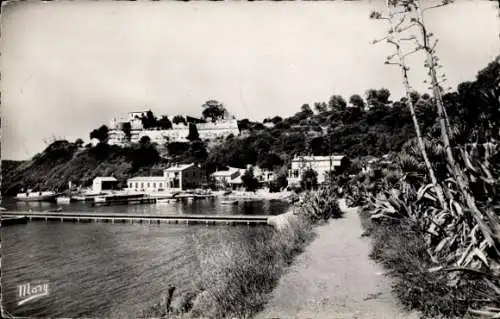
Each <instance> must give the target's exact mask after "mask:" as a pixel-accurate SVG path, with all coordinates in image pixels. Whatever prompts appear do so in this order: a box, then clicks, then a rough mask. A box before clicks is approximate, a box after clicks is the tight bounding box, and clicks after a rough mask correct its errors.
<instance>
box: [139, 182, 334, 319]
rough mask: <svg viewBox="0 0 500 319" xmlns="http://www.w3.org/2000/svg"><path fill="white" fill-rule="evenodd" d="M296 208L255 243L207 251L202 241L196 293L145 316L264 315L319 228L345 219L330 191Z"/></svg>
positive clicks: (260, 234)
mask: <svg viewBox="0 0 500 319" xmlns="http://www.w3.org/2000/svg"><path fill="white" fill-rule="evenodd" d="M296 208H297V209H298V212H299V213H298V214H291V213H287V214H284V215H281V217H283V218H282V219H281V220H280V223H281V224H282V226H283V227H282V228H279V230H276V229H275V230H273V231H269V229H266V228H262V229H261V230H259V231H258V232H257V233H256V235H255V236H254V239H253V240H252V241H250V242H241V241H231V240H228V239H226V238H221V242H220V244H219V245H212V246H209V247H208V248H207V245H204V244H203V239H201V238H198V239H196V241H197V248H198V254H197V255H198V260H199V269H200V271H199V275H198V278H196V280H195V282H196V284H195V286H196V294H192V295H190V296H186V297H185V298H182V302H180V303H179V304H178V305H175V306H172V307H170V308H171V309H169V311H167V309H168V308H169V307H168V305H167V303H165V302H163V303H158V304H156V305H154V306H153V307H151V308H150V309H147V310H146V311H143V312H142V313H141V315H140V317H143V318H144V317H163V318H240V319H241V318H250V317H252V316H253V315H255V314H256V313H258V312H260V311H262V310H263V309H264V306H265V305H266V303H267V302H268V301H269V299H270V298H271V294H272V291H273V289H274V288H275V287H276V285H277V283H278V280H279V278H280V277H281V276H282V275H283V273H284V272H285V270H286V269H287V267H288V266H289V265H290V264H291V263H292V262H293V260H294V258H295V257H296V256H297V255H298V254H300V253H301V252H302V251H303V249H304V248H305V247H306V246H307V245H308V244H309V243H310V242H311V241H312V239H313V238H314V236H315V232H314V225H316V224H321V223H323V222H325V221H327V220H328V219H330V218H341V217H342V212H341V210H340V208H339V206H338V203H337V198H336V196H335V195H334V194H333V193H332V191H331V190H328V189H321V190H319V191H317V192H315V193H312V194H311V193H310V194H307V196H304V200H303V201H301V203H300V204H298V206H297V207H296ZM176 316H177V317H176Z"/></svg>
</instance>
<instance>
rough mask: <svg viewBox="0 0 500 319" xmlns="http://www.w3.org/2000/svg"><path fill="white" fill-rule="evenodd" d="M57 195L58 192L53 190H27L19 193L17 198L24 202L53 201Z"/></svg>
mask: <svg viewBox="0 0 500 319" xmlns="http://www.w3.org/2000/svg"><path fill="white" fill-rule="evenodd" d="M57 196H58V194H57V193H55V192H51V191H45V192H42V191H40V192H32V191H30V190H28V191H27V192H23V193H18V194H17V195H16V200H18V201H23V202H52V201H55V199H56V197H57Z"/></svg>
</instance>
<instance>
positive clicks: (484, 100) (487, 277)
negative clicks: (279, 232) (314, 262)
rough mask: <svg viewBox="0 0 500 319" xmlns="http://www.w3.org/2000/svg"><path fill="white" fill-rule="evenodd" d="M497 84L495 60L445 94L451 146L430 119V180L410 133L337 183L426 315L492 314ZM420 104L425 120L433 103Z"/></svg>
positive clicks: (498, 238) (499, 149) (498, 169)
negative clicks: (387, 153)
mask: <svg viewBox="0 0 500 319" xmlns="http://www.w3.org/2000/svg"><path fill="white" fill-rule="evenodd" d="M499 83H500V59H498V58H497V59H496V60H495V61H494V62H492V63H490V64H489V65H488V66H487V67H486V68H485V69H484V70H482V71H480V72H479V73H478V76H477V79H476V81H474V82H468V83H465V84H462V85H460V86H459V89H458V92H454V93H449V94H447V95H445V96H444V98H443V100H444V102H445V105H446V112H447V113H448V115H449V121H450V126H451V136H450V137H451V142H452V144H451V145H452V148H451V150H450V152H447V150H446V148H445V147H444V142H443V140H444V139H442V136H443V135H442V134H443V133H442V131H441V130H440V128H442V127H440V125H438V123H435V124H434V123H433V124H432V125H428V127H427V128H428V129H427V130H426V131H425V132H426V134H425V136H424V137H423V140H424V146H425V150H426V152H427V154H428V156H429V158H430V161H431V163H432V164H431V169H432V170H434V171H435V172H436V176H437V185H435V186H434V185H433V184H432V183H431V180H430V179H429V176H428V174H427V171H428V169H427V168H426V166H425V165H424V164H423V160H422V152H421V151H420V150H419V148H418V147H417V142H416V140H415V139H411V140H408V141H407V142H406V143H405V144H404V145H403V147H402V149H401V151H400V152H399V153H398V154H397V155H394V156H392V158H390V159H389V161H378V162H375V163H372V164H371V165H367V164H366V163H365V171H363V172H360V173H359V174H357V175H356V176H355V177H354V178H352V179H351V180H350V181H348V182H347V183H346V184H345V186H346V187H347V188H348V190H349V194H350V200H351V203H352V204H353V205H362V206H363V207H364V211H365V212H366V214H368V215H369V217H370V219H371V225H372V230H373V233H374V234H375V236H374V251H373V256H374V258H376V259H377V260H379V261H381V262H382V263H383V264H384V265H385V266H386V267H388V268H389V269H390V270H391V271H392V274H393V276H394V277H395V278H396V279H397V280H396V284H395V291H396V293H397V294H398V295H399V296H400V297H401V300H402V301H403V303H404V304H406V305H407V306H408V307H410V308H417V309H419V310H421V311H422V312H423V314H424V315H425V316H429V317H436V316H438V315H446V316H453V317H455V316H462V315H464V314H465V313H466V312H468V313H470V314H471V313H472V314H476V315H479V314H482V315H486V314H489V315H490V316H494V315H495V313H498V312H499V309H500V279H499V278H500V216H499V213H498V207H499V197H498V191H499V190H500V189H499V184H498V178H499V177H500V145H499V144H498V138H499V136H498V135H499V124H500V123H499V121H500V118H499V117H498V114H497V113H498V110H499V102H500V90H499ZM419 103H421V104H420V105H421V109H420V111H421V112H420V115H421V116H420V117H419V119H420V118H423V119H424V120H425V115H426V114H428V110H429V109H431V110H432V109H433V108H434V101H433V99H424V101H422V102H419ZM428 122H429V123H432V121H431V120H428ZM450 157H454V158H455V159H456V162H455V163H453V162H451V161H450ZM439 192H442V194H443V197H444V198H445V201H444V202H440V200H439ZM436 283H438V284H436ZM478 308H482V309H483V310H481V311H479V310H477V309H478ZM494 309H496V310H494Z"/></svg>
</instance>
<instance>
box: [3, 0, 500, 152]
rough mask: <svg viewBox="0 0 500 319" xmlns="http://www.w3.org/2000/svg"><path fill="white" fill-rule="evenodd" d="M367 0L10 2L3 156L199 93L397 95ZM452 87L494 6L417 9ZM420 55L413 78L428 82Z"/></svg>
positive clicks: (493, 18)
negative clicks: (375, 91)
mask: <svg viewBox="0 0 500 319" xmlns="http://www.w3.org/2000/svg"><path fill="white" fill-rule="evenodd" d="M379 5H380V4H379V2H378V1H365V2H353V1H349V2H340V1H337V2H231V3H219V2H169V1H164V2H149V1H148V2H128V1H127V2H125V1H120V2H118V1H75V2H60V1H58V2H47V3H44V2H41V1H36V2H31V3H20V2H19V3H14V4H11V5H8V6H7V7H4V8H3V9H2V16H3V17H2V24H1V29H2V38H1V48H2V55H1V57H0V69H1V75H2V78H1V80H2V81H1V93H2V95H1V97H2V117H3V118H2V156H3V158H4V159H27V158H29V157H31V156H33V155H34V154H35V153H37V152H39V151H41V150H43V149H44V148H45V146H46V145H45V143H44V140H50V138H51V137H52V136H55V137H57V138H66V139H68V140H74V139H76V138H78V137H81V138H83V139H84V140H88V135H89V132H90V131H91V130H92V129H94V128H96V127H98V126H100V125H101V124H107V123H108V122H109V120H110V119H111V118H113V117H118V116H120V115H124V114H125V113H126V112H129V111H134V110H142V109H151V110H153V112H154V113H155V114H157V115H159V114H169V115H175V114H190V115H195V116H199V115H200V114H201V107H200V106H201V105H202V104H203V102H204V101H206V100H208V99H217V100H219V101H221V102H223V103H224V104H225V105H226V107H227V108H228V109H229V111H230V112H232V113H233V114H235V115H236V116H237V117H238V118H249V119H253V120H262V119H263V118H265V117H268V116H274V115H281V116H289V115H291V114H293V113H295V112H297V111H298V110H299V108H300V106H301V105H302V104H303V103H310V104H311V105H312V103H314V102H315V101H327V100H328V98H329V97H330V96H331V95H332V94H341V95H343V96H344V97H345V98H346V99H348V98H349V96H350V95H352V94H354V93H359V94H361V95H364V92H365V91H366V90H367V89H370V88H381V87H385V88H388V89H390V91H391V92H392V97H393V98H394V99H399V97H400V96H401V95H402V87H401V79H400V76H399V75H400V73H399V71H398V70H397V69H394V67H391V66H386V65H384V64H383V62H384V58H385V57H386V56H387V55H388V54H390V53H391V49H392V48H391V47H390V46H389V45H386V44H378V45H372V44H370V42H371V41H372V40H373V39H375V38H378V37H382V36H383V35H384V30H385V29H386V26H385V25H383V24H382V23H381V22H377V21H373V20H369V19H368V15H369V13H370V11H371V10H372V9H375V8H377V7H378V6H379ZM426 20H427V22H428V23H429V26H430V28H431V29H432V31H433V32H434V33H435V34H436V35H437V36H438V37H439V39H440V43H439V52H438V53H439V57H440V58H441V61H442V63H443V65H444V70H445V71H446V74H447V77H448V80H449V84H450V85H451V86H453V87H456V85H457V84H458V83H460V82H462V81H466V80H473V79H474V76H475V74H476V72H477V71H478V70H479V69H481V68H483V67H484V66H486V64H487V63H488V62H489V61H491V60H493V58H494V57H495V56H496V55H498V54H499V52H500V41H499V32H500V28H499V19H498V11H496V10H495V7H494V3H493V2H488V1H472V0H471V1H469V0H463V1H461V2H458V3H455V4H453V5H450V6H447V7H445V8H441V9H438V10H434V11H433V12H430V13H429V14H428V16H427V17H426ZM421 64H422V62H421V61H419V63H417V64H415V68H412V71H413V73H412V74H411V75H412V79H413V81H412V82H413V85H414V87H416V88H418V89H420V90H421V91H422V90H424V89H425V87H426V86H425V85H424V84H423V83H421V82H422V80H423V79H424V78H425V72H423V71H422V70H421V68H420V67H419V66H421Z"/></svg>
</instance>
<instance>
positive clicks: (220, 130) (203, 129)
mask: <svg viewBox="0 0 500 319" xmlns="http://www.w3.org/2000/svg"><path fill="white" fill-rule="evenodd" d="M196 129H197V130H198V134H199V136H200V139H202V140H212V139H216V138H218V137H222V138H226V137H228V136H229V135H233V136H238V135H239V134H240V130H239V128H238V121H237V120H234V119H232V120H223V121H218V122H215V123H212V122H210V123H199V124H196Z"/></svg>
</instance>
